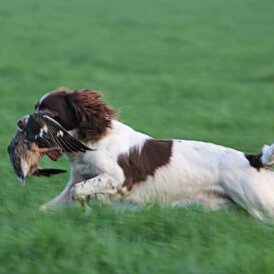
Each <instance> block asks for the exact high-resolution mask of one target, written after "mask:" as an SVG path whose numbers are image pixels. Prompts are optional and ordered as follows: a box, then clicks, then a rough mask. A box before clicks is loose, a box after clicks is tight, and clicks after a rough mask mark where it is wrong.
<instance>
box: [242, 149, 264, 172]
mask: <svg viewBox="0 0 274 274" xmlns="http://www.w3.org/2000/svg"><path fill="white" fill-rule="evenodd" d="M245 157H246V159H247V160H248V161H249V164H250V165H251V166H252V167H254V168H256V169H257V170H258V171H260V169H261V168H263V167H264V165H263V163H262V153H259V154H257V155H253V154H245Z"/></svg>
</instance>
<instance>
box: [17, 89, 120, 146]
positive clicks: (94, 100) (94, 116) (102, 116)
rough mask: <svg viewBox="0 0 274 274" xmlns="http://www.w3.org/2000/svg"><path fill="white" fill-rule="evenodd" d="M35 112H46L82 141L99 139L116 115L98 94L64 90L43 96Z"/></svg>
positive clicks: (87, 91)
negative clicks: (74, 132) (75, 132)
mask: <svg viewBox="0 0 274 274" xmlns="http://www.w3.org/2000/svg"><path fill="white" fill-rule="evenodd" d="M35 111H42V112H45V113H46V114H47V115H48V116H50V117H52V118H53V119H55V120H56V121H57V122H59V123H60V124H61V125H62V126H63V127H64V128H65V129H66V130H74V129H76V130H77V133H78V137H79V138H80V139H82V140H84V141H89V140H91V141H95V140H98V139H100V137H101V136H102V135H104V133H105V132H106V130H107V128H109V127H110V126H111V120H112V119H114V118H115V116H116V112H115V111H114V110H113V109H112V108H111V107H110V106H108V105H107V104H106V103H105V102H104V101H103V100H102V97H101V95H100V94H99V93H98V92H97V91H94V90H89V89H82V90H74V91H70V90H69V89H67V88H63V87H62V88H59V89H57V90H55V91H52V92H49V93H47V94H45V95H44V96H42V97H41V99H40V100H39V101H38V102H37V103H36V105H35ZM18 123H20V120H19V122H18Z"/></svg>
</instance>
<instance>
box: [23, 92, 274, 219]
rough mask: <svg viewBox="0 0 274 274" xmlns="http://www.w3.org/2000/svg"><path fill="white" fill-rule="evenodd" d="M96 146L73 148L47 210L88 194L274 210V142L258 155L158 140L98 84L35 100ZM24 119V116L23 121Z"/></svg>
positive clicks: (268, 214) (261, 214)
mask: <svg viewBox="0 0 274 274" xmlns="http://www.w3.org/2000/svg"><path fill="white" fill-rule="evenodd" d="M35 109H36V111H38V112H39V111H46V112H47V114H48V115H49V116H51V118H53V119H55V120H56V121H57V122H59V123H60V124H61V125H62V126H63V127H64V128H65V129H66V130H68V131H69V132H70V134H71V135H72V136H74V137H76V138H78V139H79V140H80V141H82V142H83V143H84V144H85V145H86V146H88V147H89V148H91V149H93V150H92V151H86V152H85V153H67V157H68V160H69V161H70V163H71V178H70V181H69V182H68V183H67V186H66V187H65V189H64V190H63V192H61V194H59V195H58V196H57V197H56V198H54V199H53V200H51V201H49V202H48V203H46V204H45V205H43V206H42V209H48V208H51V207H55V206H57V205H60V204H64V203H67V202H69V201H76V200H77V201H80V202H82V203H84V202H85V201H86V200H87V199H89V198H97V199H100V200H101V201H103V202H111V201H115V200H116V201H117V200H119V201H129V202H133V203H139V204H148V203H155V202H156V203H160V204H164V205H170V206H178V205H183V204H189V203H199V204H201V205H203V206H204V207H206V208H210V209H211V208H213V209H215V208H218V207H219V206H222V205H224V204H226V203H234V204H237V205H239V206H241V207H242V208H244V209H245V210H246V211H248V212H249V213H250V214H251V215H253V216H255V217H257V218H259V219H265V218H273V217H274V173H273V172H272V171H270V170H268V168H269V167H271V166H272V165H273V164H274V144H272V145H271V146H264V147H263V149H262V151H261V153H259V154H258V155H246V154H245V153H243V152H240V151H237V150H234V149H232V148H227V147H223V146H220V145H215V144H212V143H205V142H198V141H188V140H156V139H154V138H152V137H150V136H148V135H146V134H144V133H141V132H138V131H135V130H134V129H132V128H131V127H129V126H128V125H126V124H124V123H122V122H120V121H118V120H117V115H116V112H115V111H114V110H113V109H112V108H111V107H110V106H109V105H108V104H107V103H106V102H104V101H103V99H102V98H101V95H100V94H99V93H98V92H97V91H93V90H87V89H84V90H75V91H70V90H68V89H66V88H59V89H58V90H55V91H53V92H50V93H48V94H46V95H44V96H43V97H42V98H41V99H40V100H39V102H38V103H37V104H36V105H35ZM20 123H25V121H24V118H22V119H21V121H19V124H20Z"/></svg>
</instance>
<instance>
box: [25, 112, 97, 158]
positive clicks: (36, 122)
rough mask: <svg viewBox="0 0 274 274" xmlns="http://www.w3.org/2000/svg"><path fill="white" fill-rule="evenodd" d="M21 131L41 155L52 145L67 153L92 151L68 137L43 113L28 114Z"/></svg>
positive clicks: (59, 126)
mask: <svg viewBox="0 0 274 274" xmlns="http://www.w3.org/2000/svg"><path fill="white" fill-rule="evenodd" d="M23 131H24V132H25V135H26V139H27V140H28V141H30V142H33V143H35V144H37V147H35V148H34V149H35V150H36V151H38V152H41V153H44V152H47V151H48V148H51V147H52V146H53V145H55V146H56V147H58V148H59V149H61V151H62V152H68V153H71V152H86V151H87V150H94V149H91V148H89V147H87V146H86V145H84V144H83V143H81V142H80V141H79V140H77V139H76V138H75V137H73V136H72V135H70V134H69V132H68V131H67V130H66V129H65V128H64V127H62V126H61V125H60V124H59V123H58V122H57V121H55V120H54V119H53V118H51V117H49V116H48V115H46V114H45V113H43V112H34V113H32V114H30V115H29V117H28V121H27V124H26V126H25V128H24V129H23Z"/></svg>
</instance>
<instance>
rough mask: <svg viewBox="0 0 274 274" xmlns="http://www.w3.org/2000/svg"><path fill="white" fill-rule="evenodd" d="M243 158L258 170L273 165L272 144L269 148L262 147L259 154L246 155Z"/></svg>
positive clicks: (273, 145) (273, 153)
mask: <svg viewBox="0 0 274 274" xmlns="http://www.w3.org/2000/svg"><path fill="white" fill-rule="evenodd" d="M245 157H246V158H247V160H248V161H249V163H250V165H251V166H253V167H255V168H256V169H258V170H260V169H261V168H270V167H272V166H273V165H274V143H273V144H272V145H271V146H268V145H264V146H263V148H262V151H261V152H260V153H259V154H256V155H254V154H246V155H245Z"/></svg>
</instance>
